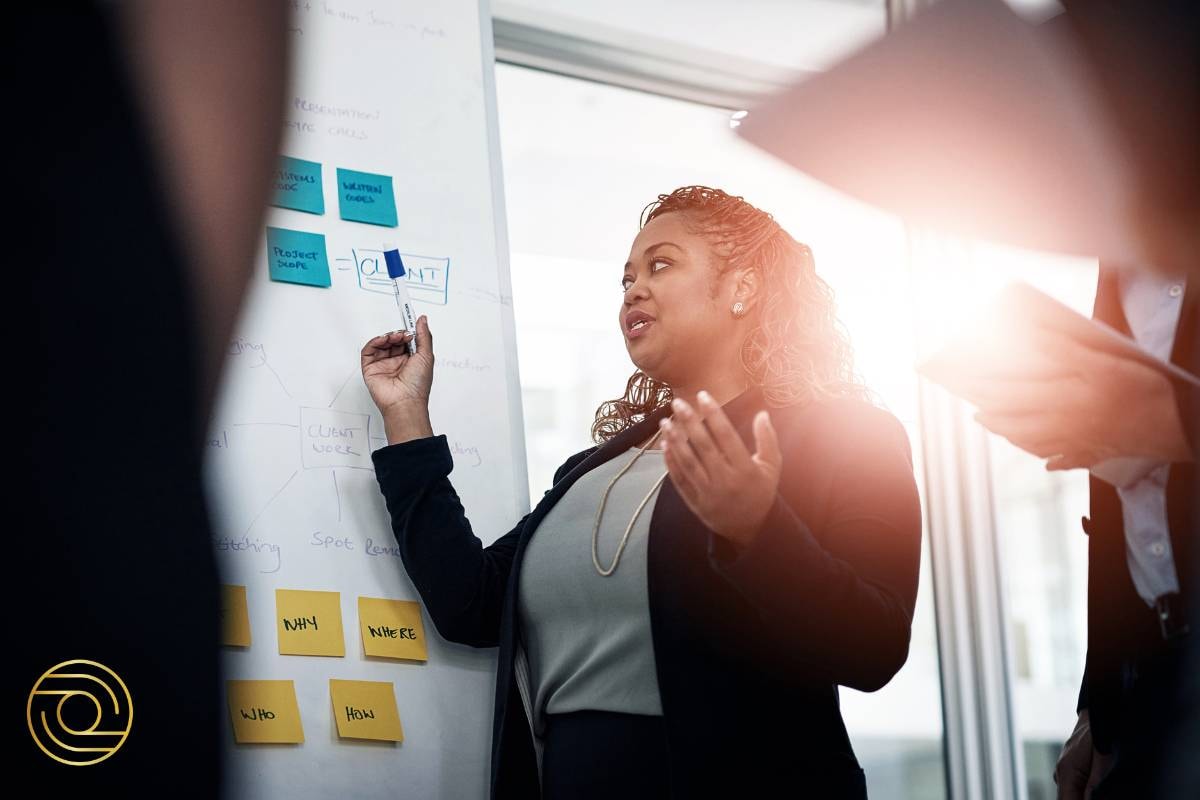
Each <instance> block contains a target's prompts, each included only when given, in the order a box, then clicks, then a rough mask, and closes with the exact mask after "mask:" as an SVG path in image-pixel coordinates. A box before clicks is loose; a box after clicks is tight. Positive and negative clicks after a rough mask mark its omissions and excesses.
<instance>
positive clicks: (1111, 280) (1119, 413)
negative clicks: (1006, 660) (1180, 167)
mask: <svg viewBox="0 0 1200 800" xmlns="http://www.w3.org/2000/svg"><path fill="white" fill-rule="evenodd" d="M1198 295H1200V292H1197V287H1196V285H1195V281H1191V283H1190V284H1189V281H1188V278H1186V277H1184V276H1179V277H1175V278H1172V277H1169V276H1167V277H1164V276H1158V275H1155V274H1153V273H1151V272H1149V271H1147V270H1140V271H1139V270H1117V269H1115V268H1112V267H1110V266H1104V267H1102V268H1101V271H1100V279H1099V285H1098V289H1097V293H1096V303H1095V311H1094V316H1095V318H1096V319H1098V320H1100V321H1102V322H1104V323H1106V324H1108V325H1111V326H1112V327H1114V328H1116V329H1117V330H1119V331H1121V332H1122V333H1124V334H1126V335H1127V336H1130V337H1132V338H1134V339H1136V340H1137V342H1138V343H1139V345H1141V346H1142V347H1143V348H1144V349H1146V350H1148V351H1150V352H1151V353H1153V354H1154V355H1156V356H1159V357H1160V358H1163V359H1164V360H1170V361H1172V362H1173V363H1175V364H1177V365H1179V366H1180V367H1182V368H1184V369H1185V370H1187V371H1189V372H1191V373H1192V374H1200V363H1198V362H1200V347H1198V345H1197V338H1198V336H1200V328H1198V325H1197V319H1196V318H1197V296H1198ZM1047 354H1048V355H1047ZM1017 360H1023V361H1024V362H1025V364H1024V366H1023V367H1022V368H1021V372H1020V374H1012V375H1009V376H1008V378H1009V379H1008V381H1007V382H1005V383H996V384H993V385H992V386H990V387H987V388H983V387H980V388H979V390H978V391H977V392H975V393H974V394H973V396H972V397H971V399H972V400H973V401H975V402H976V403H977V404H979V406H980V408H981V411H980V414H979V420H980V421H981V422H982V423H983V424H985V425H986V426H987V427H989V428H990V429H991V430H993V431H994V432H996V433H998V434H1000V435H1002V436H1005V437H1006V438H1008V439H1010V440H1011V441H1012V442H1013V443H1015V444H1017V445H1018V446H1020V447H1022V448H1023V449H1025V450H1028V451H1029V452H1031V453H1034V454H1036V455H1038V456H1042V457H1046V458H1049V459H1050V460H1049V462H1048V464H1047V466H1048V468H1050V469H1067V468H1073V467H1087V468H1089V469H1090V470H1091V478H1090V493H1091V503H1090V510H1089V514H1088V516H1087V517H1085V518H1084V521H1083V522H1084V530H1085V531H1086V533H1087V534H1088V535H1089V540H1088V654H1087V664H1086V669H1085V674H1084V680H1083V685H1082V688H1081V691H1080V696H1079V707H1078V710H1079V721H1078V724H1077V725H1076V728H1075V730H1074V732H1073V733H1072V735H1071V737H1070V738H1069V739H1068V741H1067V743H1066V745H1065V746H1064V748H1063V753H1062V755H1061V757H1060V759H1059V763H1058V767H1057V771H1056V775H1055V778H1056V780H1057V782H1058V784H1059V791H1060V794H1061V795H1062V796H1064V797H1083V796H1085V793H1088V795H1087V796H1091V797H1095V798H1108V797H1111V798H1117V797H1129V796H1147V793H1149V792H1152V791H1153V790H1154V787H1155V785H1156V782H1158V781H1159V780H1163V781H1169V782H1170V783H1164V784H1163V785H1162V786H1160V792H1161V794H1160V796H1162V797H1173V796H1176V794H1175V792H1176V789H1175V788H1168V786H1174V785H1175V784H1174V781H1175V780H1176V778H1175V776H1176V775H1179V776H1182V775H1183V772H1176V770H1175V769H1174V768H1173V767H1172V765H1171V761H1172V760H1174V759H1171V758H1168V757H1167V755H1166V753H1167V750H1168V749H1169V743H1170V741H1171V740H1172V739H1173V738H1175V736H1176V735H1177V734H1175V733H1173V731H1175V729H1176V727H1178V726H1179V725H1180V724H1181V723H1185V724H1190V725H1194V724H1195V717H1194V716H1189V715H1188V714H1189V712H1187V711H1186V709H1181V707H1180V704H1179V700H1180V698H1185V697H1187V696H1188V695H1187V692H1186V687H1187V684H1188V683H1189V682H1194V680H1195V678H1194V676H1193V677H1189V673H1188V672H1187V671H1186V669H1185V667H1184V664H1185V660H1186V659H1185V653H1186V651H1187V649H1188V647H1189V645H1190V641H1191V637H1194V636H1195V635H1196V634H1195V633H1194V630H1193V629H1194V628H1195V620H1192V619H1189V617H1191V616H1192V613H1193V612H1192V611H1191V609H1189V608H1188V604H1189V599H1190V598H1192V597H1193V596H1194V593H1195V591H1196V588H1195V578H1196V571H1195V564H1196V555H1197V553H1196V548H1197V538H1196V535H1195V528H1196V523H1197V509H1196V505H1197V501H1198V500H1200V492H1197V491H1196V464H1195V459H1196V454H1197V453H1200V442H1198V438H1200V413H1197V398H1198V396H1200V389H1197V388H1196V387H1195V386H1194V385H1191V384H1189V383H1188V382H1187V381H1184V380H1180V379H1171V378H1169V377H1168V376H1167V375H1166V374H1165V373H1162V372H1159V371H1157V370H1155V369H1153V368H1151V367H1148V366H1145V365H1143V364H1140V363H1136V362H1133V361H1132V360H1129V359H1125V358H1120V357H1117V356H1112V355H1108V354H1104V353H1100V352H1096V351H1093V350H1090V349H1089V348H1087V347H1085V346H1083V345H1080V344H1078V343H1076V342H1072V341H1069V340H1066V339H1061V340H1059V339H1057V338H1056V337H1050V338H1048V339H1039V341H1038V345H1037V352H1034V351H1032V350H1031V351H1030V352H1026V353H1023V356H1022V358H1021V359H1014V361H1017ZM1181 690H1183V691H1181ZM1192 696H1194V695H1192ZM1192 713H1194V712H1192ZM1183 733H1185V731H1184V730H1179V731H1178V734H1183ZM1192 788H1193V789H1195V788H1197V787H1195V786H1193V787H1192Z"/></svg>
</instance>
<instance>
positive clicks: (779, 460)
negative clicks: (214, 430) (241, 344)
mask: <svg viewBox="0 0 1200 800" xmlns="http://www.w3.org/2000/svg"><path fill="white" fill-rule="evenodd" d="M647 212H648V213H646V214H644V216H643V225H642V228H641V231H640V233H639V234H638V236H637V238H636V239H635V240H634V243H633V247H632V250H631V252H630V255H629V260H628V262H627V263H626V265H625V268H624V274H623V277H622V281H621V288H622V290H623V295H622V302H621V303H620V316H619V321H620V329H621V332H622V335H623V337H624V340H625V345H626V348H627V350H628V352H629V355H630V358H631V360H632V361H633V363H634V365H635V366H636V367H637V370H636V371H635V372H634V374H633V376H632V377H631V378H630V380H629V382H628V384H627V386H626V391H625V395H624V396H623V397H621V398H619V399H616V400H613V401H611V402H608V403H605V404H603V405H602V406H601V407H600V408H599V409H598V411H597V414H596V419H595V423H594V425H593V429H592V433H593V437H594V439H595V441H596V442H597V445H596V446H594V447H591V448H589V449H587V450H584V451H582V452H579V453H576V454H575V455H573V456H571V457H570V458H568V459H567V460H566V461H565V462H564V463H563V464H562V466H561V467H560V468H559V469H558V471H557V472H556V474H555V477H554V484H553V486H552V487H551V488H550V489H549V490H548V491H547V492H546V493H545V495H544V497H543V499H542V500H541V501H540V502H539V503H538V505H537V507H536V508H534V509H533V511H532V512H531V513H530V514H528V515H526V516H525V518H523V519H522V520H521V521H520V522H518V523H517V524H516V526H515V527H513V529H512V530H511V531H509V532H508V533H506V534H505V535H503V536H501V537H500V538H499V539H497V540H496V541H495V542H494V543H493V544H492V545H490V546H488V547H484V546H483V544H482V543H481V542H480V540H479V539H478V538H477V537H476V536H475V534H474V533H473V531H472V529H471V526H470V524H469V523H468V521H467V519H466V517H465V516H464V512H463V508H462V506H461V504H460V503H459V500H458V497H457V495H456V494H455V492H454V488H453V486H452V485H451V483H450V481H449V480H448V478H447V476H448V474H449V473H450V471H451V468H452V460H451V456H450V453H449V450H448V447H447V442H446V437H445V435H437V436H435V435H434V434H433V431H432V428H431V426H430V423H429V415H428V400H429V393H430V387H431V382H432V368H433V358H434V356H433V340H432V336H431V333H430V330H429V325H428V321H427V320H426V319H425V318H424V317H421V318H420V319H419V320H418V323H417V329H416V331H415V338H416V342H417V351H416V353H415V354H414V355H411V356H410V355H408V353H407V350H406V349H405V344H406V343H407V341H408V340H409V338H410V336H411V335H413V334H409V333H404V332H400V333H395V334H387V335H383V336H379V337H376V338H375V339H372V340H371V341H369V342H368V343H367V344H366V346H365V347H364V348H363V351H362V369H363V375H364V379H365V381H366V383H367V385H368V387H369V389H370V391H371V394H372V397H373V398H374V400H375V402H376V403H377V405H378V406H379V408H380V410H381V412H382V413H383V416H384V421H385V423H386V429H387V437H388V445H387V446H386V447H384V448H382V449H380V450H378V451H376V452H375V453H374V454H373V458H374V463H375V468H376V475H377V478H378V481H379V486H380V489H381V491H382V493H383V495H384V498H385V500H386V502H387V508H388V511H389V513H390V515H391V521H392V529H393V532H394V534H395V537H396V540H397V543H398V544H399V547H400V550H401V554H402V557H403V562H404V565H405V568H406V569H407V571H408V574H409V576H410V578H411V579H412V581H413V583H414V584H415V586H416V587H417V589H418V591H419V592H420V594H421V596H422V598H423V600H424V602H425V605H426V607H427V609H428V611H429V615H430V617H431V618H432V620H433V622H434V624H435V626H436V627H437V630H438V632H439V633H440V634H441V635H442V636H443V637H445V638H446V639H448V640H450V641H454V642H460V643H464V644H468V645H472V646H475V647H497V646H498V647H499V667H498V670H497V684H496V696H495V716H494V722H493V739H492V757H491V795H492V796H493V797H496V798H529V797H538V796H542V797H546V798H562V797H575V798H584V797H610V796H620V797H624V798H638V797H670V796H674V797H710V796H712V797H715V796H766V795H767V794H768V793H775V794H777V793H778V792H780V791H783V792H786V793H788V794H790V795H791V796H807V797H814V798H815V797H820V798H861V797H865V795H866V788H865V781H864V776H863V773H862V770H861V769H860V767H859V765H858V762H857V760H856V758H855V756H854V752H853V750H852V748H851V745H850V741H849V737H848V736H847V733H846V729H845V726H844V724H843V722H842V718H841V714H840V712H839V708H838V686H839V685H843V686H850V687H854V688H856V689H860V690H864V691H873V690H876V689H879V688H880V687H882V686H884V685H885V684H886V683H887V682H888V681H889V680H890V679H891V678H892V676H893V675H895V673H896V672H897V670H899V669H900V667H901V665H903V663H904V661H905V659H906V658H907V653H908V645H909V637H910V629H911V622H912V614H913V605H914V602H915V597H916V589H917V576H918V564H919V550H920V536H921V512H920V507H919V500H918V495H917V489H916V485H915V482H914V479H913V473H912V462H911V455H910V449H909V443H908V438H907V435H906V433H905V431H904V429H903V427H902V426H901V424H900V423H899V421H898V420H897V419H896V418H895V417H894V416H892V415H891V414H889V413H887V412H885V411H883V410H881V409H879V408H877V407H875V406H874V405H872V404H871V403H870V402H869V400H868V395H867V393H866V391H865V390H864V388H863V387H862V386H861V385H860V384H859V383H858V382H857V381H856V380H854V378H853V374H852V372H851V369H850V364H849V355H848V353H849V351H848V347H847V345H846V343H845V341H844V339H843V338H842V337H841V335H840V334H839V332H838V328H837V323H836V320H835V317H834V315H833V307H832V296H831V293H830V291H829V289H828V287H827V285H826V284H825V283H824V282H823V281H822V280H821V279H820V278H819V277H818V276H817V274H816V272H815V269H814V266H813V262H812V257H811V253H810V252H809V250H808V248H807V247H805V246H804V245H802V244H799V243H797V242H796V241H795V240H794V239H792V237H791V236H789V235H788V234H787V233H786V232H785V231H784V230H783V229H782V228H780V226H779V225H778V224H777V223H776V222H775V221H774V220H773V219H772V218H771V216H770V215H768V214H766V213H764V212H762V211H760V210H759V209H756V208H754V207H753V206H751V205H750V204H748V203H746V202H745V201H744V200H742V199H741V198H739V197H732V196H730V195H727V194H725V193H724V192H721V191H719V190H715V189H709V188H706V187H695V186H693V187H684V188H682V189H678V190H676V191H675V192H673V193H671V194H669V195H661V196H660V197H659V199H658V200H657V201H656V202H655V203H652V204H651V205H650V206H649V207H648V209H647ZM615 277H616V276H615V275H614V278H615ZM656 445H657V446H656Z"/></svg>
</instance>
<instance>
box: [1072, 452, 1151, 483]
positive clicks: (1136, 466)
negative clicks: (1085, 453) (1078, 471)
mask: <svg viewBox="0 0 1200 800" xmlns="http://www.w3.org/2000/svg"><path fill="white" fill-rule="evenodd" d="M1163 463H1164V462H1162V461H1156V460H1155V459H1153V458H1133V457H1126V456H1122V457H1118V458H1110V459H1108V460H1107V461H1101V462H1100V463H1099V464H1096V465H1094V466H1093V467H1092V468H1091V470H1090V472H1091V473H1092V474H1093V475H1095V476H1096V477H1097V478H1099V479H1100V480H1102V481H1104V482H1105V483H1107V484H1110V485H1111V486H1115V487H1116V488H1118V489H1128V488H1130V487H1131V486H1133V485H1134V484H1136V483H1137V482H1138V481H1140V480H1142V479H1143V478H1145V477H1146V476H1147V475H1149V474H1150V473H1151V472H1153V471H1154V470H1156V469H1158V468H1159V467H1161V466H1162V465H1163Z"/></svg>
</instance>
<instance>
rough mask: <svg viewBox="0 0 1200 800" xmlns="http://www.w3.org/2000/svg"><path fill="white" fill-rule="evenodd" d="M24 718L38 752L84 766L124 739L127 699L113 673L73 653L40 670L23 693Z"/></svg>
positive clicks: (130, 710) (105, 755) (130, 718)
mask: <svg viewBox="0 0 1200 800" xmlns="http://www.w3.org/2000/svg"><path fill="white" fill-rule="evenodd" d="M25 719H26V721H28V723H29V732H30V734H32V735H33V740H34V741H35V742H37V746H38V747H40V748H41V749H42V752H43V753H45V754H46V755H48V756H50V757H51V758H53V759H54V760H55V761H58V762H60V763H63V764H67V765H69V766H72V767H84V766H87V765H89V764H98V763H99V762H101V761H103V760H104V759H106V758H108V757H109V756H111V755H112V754H113V753H115V752H117V750H119V749H120V748H121V745H123V744H125V740H126V739H127V738H128V737H129V729H130V727H132V725H133V699H132V698H131V697H130V696H129V689H128V688H127V687H126V686H125V682H124V681H122V680H121V679H120V677H118V676H117V673H115V672H113V671H112V670H111V669H109V668H108V667H106V666H104V665H103V664H99V663H97V662H95V661H88V660H86V659H81V658H77V659H74V660H72V661H64V662H62V663H61V664H55V665H54V666H53V667H51V668H50V669H48V670H46V671H45V672H43V673H42V677H40V678H38V679H37V683H35V684H34V685H33V691H31V692H30V693H29V702H28V703H27V704H26V706H25Z"/></svg>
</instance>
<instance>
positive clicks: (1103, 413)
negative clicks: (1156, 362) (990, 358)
mask: <svg viewBox="0 0 1200 800" xmlns="http://www.w3.org/2000/svg"><path fill="white" fill-rule="evenodd" d="M1012 348H1013V350H1011V351H1010V352H1009V353H1007V354H1006V356H1007V357H1006V358H1004V359H1003V361H1002V362H1001V363H998V364H997V365H996V369H995V370H989V371H990V373H991V374H990V375H989V377H987V378H982V377H975V378H969V379H966V380H964V382H963V396H965V397H966V398H967V399H968V400H970V401H971V402H972V403H974V404H975V405H977V406H979V412H978V413H977V414H976V415H975V419H976V420H977V421H978V422H979V423H980V424H981V425H983V426H984V427H986V428H987V429H988V430H990V431H992V432H993V433H996V434H998V435H1000V436H1003V437H1004V438H1005V439H1008V440H1009V441H1010V442H1012V443H1013V444H1015V445H1016V446H1017V447H1019V448H1021V449H1022V450H1025V451H1027V452H1030V453H1032V454H1034V455H1036V456H1039V457H1041V458H1048V459H1050V461H1049V462H1048V463H1047V464H1046V468H1047V469H1052V470H1054V469H1075V468H1079V467H1092V466H1095V465H1096V464H1098V463H1100V462H1101V461H1105V460H1107V459H1109V458H1114V457H1118V456H1123V457H1143V458H1151V459H1155V460H1158V461H1163V462H1168V463H1169V462H1177V461H1191V460H1192V459H1193V458H1194V454H1193V453H1192V452H1191V448H1190V446H1189V445H1188V442H1187V436H1186V434H1185V433H1184V429H1183V425H1182V423H1181V421H1180V419H1179V410H1178V407H1177V406H1176V403H1175V395H1174V388H1173V387H1172V385H1171V382H1170V380H1168V379H1167V377H1166V376H1165V375H1164V374H1162V373H1161V372H1159V371H1158V370H1156V369H1154V368H1153V367H1150V366H1148V365H1146V364H1143V363H1141V362H1139V361H1134V360H1133V359H1129V358H1123V357H1121V356H1117V355H1113V354H1111V353H1106V352H1102V351H1099V350H1093V349H1092V348H1090V347H1087V346H1085V345H1082V344H1080V343H1078V342H1076V341H1074V340H1073V339H1070V338H1068V337H1066V336H1063V335H1058V334H1054V333H1052V332H1039V335H1038V337H1037V338H1036V339H1035V338H1032V337H1024V336H1017V337H1014V339H1013V342H1012Z"/></svg>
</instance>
